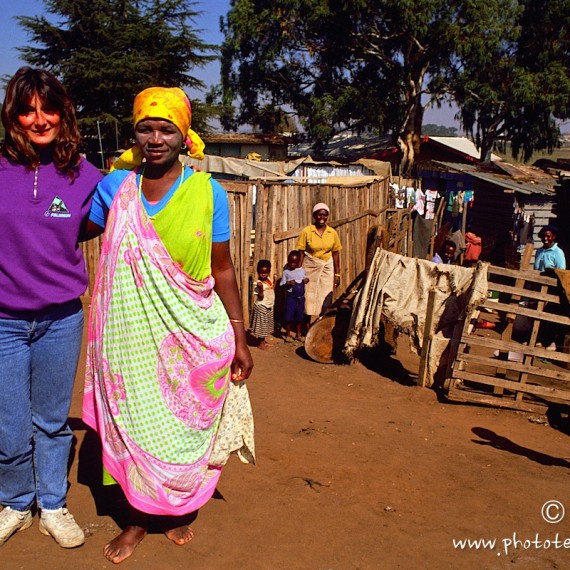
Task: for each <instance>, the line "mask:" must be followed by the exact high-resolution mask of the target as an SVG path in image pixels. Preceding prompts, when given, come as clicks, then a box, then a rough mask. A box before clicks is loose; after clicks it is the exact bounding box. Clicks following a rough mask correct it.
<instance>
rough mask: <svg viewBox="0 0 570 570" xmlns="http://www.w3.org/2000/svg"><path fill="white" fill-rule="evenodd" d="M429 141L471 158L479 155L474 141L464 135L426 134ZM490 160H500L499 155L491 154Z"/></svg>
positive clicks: (476, 157) (477, 157)
mask: <svg viewBox="0 0 570 570" xmlns="http://www.w3.org/2000/svg"><path fill="white" fill-rule="evenodd" d="M428 138H429V140H430V141H433V142H436V143H438V144H441V145H443V146H446V147H448V148H451V149H453V150H456V151H458V152H461V153H463V154H465V155H467V156H470V157H471V158H475V159H476V160H479V157H480V156H481V152H480V150H479V149H478V148H477V147H476V146H475V143H474V142H473V141H471V140H469V139H468V138H466V137H432V136H431V135H429V136H428ZM491 160H492V161H495V160H501V157H500V156H497V155H496V154H491Z"/></svg>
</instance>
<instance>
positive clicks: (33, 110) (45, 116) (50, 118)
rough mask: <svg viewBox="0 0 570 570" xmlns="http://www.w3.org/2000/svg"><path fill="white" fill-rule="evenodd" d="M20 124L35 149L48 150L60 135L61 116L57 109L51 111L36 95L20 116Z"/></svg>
mask: <svg viewBox="0 0 570 570" xmlns="http://www.w3.org/2000/svg"><path fill="white" fill-rule="evenodd" d="M18 123H19V125H20V127H22V129H23V130H24V133H25V134H26V136H27V137H28V139H29V140H30V142H31V143H32V144H33V145H34V146H35V147H37V148H46V147H48V146H49V145H51V143H53V141H55V139H56V138H57V137H58V135H59V132H60V130H61V114H60V112H59V111H58V110H56V109H50V108H49V107H48V106H46V104H45V103H43V102H42V101H41V100H40V98H39V97H38V96H37V95H34V96H33V97H32V98H31V99H30V101H29V103H28V105H26V107H25V108H24V109H23V110H22V112H21V113H19V114H18Z"/></svg>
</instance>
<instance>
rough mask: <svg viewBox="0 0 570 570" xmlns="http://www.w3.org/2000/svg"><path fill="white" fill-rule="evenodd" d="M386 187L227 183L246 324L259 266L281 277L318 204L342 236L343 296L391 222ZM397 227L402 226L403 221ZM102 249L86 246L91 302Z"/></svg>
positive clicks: (376, 182) (382, 182) (381, 183)
mask: <svg viewBox="0 0 570 570" xmlns="http://www.w3.org/2000/svg"><path fill="white" fill-rule="evenodd" d="M388 182H389V181H388V178H385V179H379V178H373V179H372V178H371V180H370V181H369V182H366V183H360V184H358V185H356V186H345V185H333V184H309V183H293V184H291V183H287V182H284V181H278V182H274V181H264V180H250V181H247V182H237V181H231V182H230V181H224V182H223V186H224V188H225V189H226V191H227V194H228V201H229V205H230V225H231V237H230V247H231V252H232V260H233V263H234V266H235V269H236V276H237V281H238V286H239V288H240V291H241V293H242V305H243V307H242V308H243V312H244V317H245V319H246V321H248V320H249V311H250V300H251V282H252V278H253V277H255V275H254V272H255V267H256V264H257V261H258V260H259V259H269V260H270V261H271V264H272V268H273V272H274V273H275V274H277V275H281V273H282V271H283V267H284V266H285V263H286V261H287V254H288V253H289V251H291V250H292V249H295V247H296V241H297V237H298V235H299V233H300V232H301V230H302V229H303V228H304V227H305V226H307V225H308V224H310V223H311V222H312V215H311V212H312V209H313V206H314V205H315V204H316V203H317V202H325V203H327V204H328V205H329V207H330V209H331V216H330V219H329V221H330V225H331V226H332V227H334V228H335V229H336V230H337V232H338V233H339V236H340V240H341V243H342V246H343V250H342V252H341V256H340V259H341V271H340V272H341V274H342V277H341V285H340V287H339V289H338V293H341V292H342V291H343V290H344V289H343V288H346V287H347V286H348V285H349V284H350V283H351V282H352V281H353V280H354V279H355V278H356V277H357V276H358V275H359V274H360V273H361V272H362V271H363V270H364V268H365V265H366V255H367V249H368V248H370V247H371V243H372V242H373V241H374V238H375V235H376V231H377V228H378V227H379V226H385V225H386V223H387V222H386V220H387V212H386V211H387V207H388V200H389V188H388ZM399 224H400V225H399V226H398V227H400V226H401V222H399ZM252 230H254V231H253V232H252ZM406 231H407V230H406ZM252 233H253V244H252ZM400 233H401V231H400ZM100 246H101V238H96V239H94V240H91V241H90V242H87V243H85V244H83V245H82V247H83V252H84V256H85V262H86V266H87V271H88V275H89V288H88V290H87V292H86V297H87V298H89V297H90V296H91V294H92V291H93V285H94V281H95V274H96V271H97V266H98V263H99V251H100Z"/></svg>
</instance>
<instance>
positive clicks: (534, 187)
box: [434, 161, 556, 196]
mask: <svg viewBox="0 0 570 570" xmlns="http://www.w3.org/2000/svg"><path fill="white" fill-rule="evenodd" d="M434 162H437V163H439V164H442V165H444V166H445V167H446V168H450V169H451V170H456V171H457V172H463V173H465V174H468V175H469V176H473V178H478V179H479V180H484V181H485V182H489V183H490V184H494V185H495V186H499V187H500V188H502V189H503V190H511V191H513V192H520V193H521V194H544V195H547V196H554V195H555V193H556V192H555V190H554V186H555V184H556V179H555V178H553V177H550V178H548V177H546V178H544V177H542V176H540V177H538V176H537V178H536V180H532V179H530V180H527V181H522V180H515V179H513V178H512V177H510V176H509V175H507V174H497V173H493V172H485V171H484V170H482V169H483V168H485V165H477V164H457V163H454V162H443V161H434Z"/></svg>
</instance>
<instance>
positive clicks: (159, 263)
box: [83, 172, 251, 516]
mask: <svg viewBox="0 0 570 570" xmlns="http://www.w3.org/2000/svg"><path fill="white" fill-rule="evenodd" d="M204 180H207V179H206V178H205V179H204ZM203 186H204V187H203V188H202V189H201V190H200V191H197V193H196V194H194V195H193V199H195V200H200V199H208V195H207V192H210V194H211V187H210V185H209V184H204V185H203ZM200 192H202V193H203V194H202V195H200ZM210 199H211V198H210ZM203 223H204V224H208V223H209V224H210V225H211V223H212V220H211V219H209V220H204V222H203ZM213 285H214V280H213V278H212V277H211V276H210V277H208V278H207V279H205V280H204V281H195V280H193V279H191V278H190V277H189V276H188V275H187V274H186V273H184V272H183V271H182V270H181V269H180V268H179V266H178V264H176V263H174V262H173V261H172V259H171V257H170V255H169V254H168V251H167V250H166V248H165V246H164V244H163V243H162V241H161V240H160V238H159V237H158V235H157V234H156V231H155V230H154V227H153V225H152V222H151V220H150V219H149V218H148V216H147V215H146V213H145V212H144V209H143V207H142V205H141V201H140V195H139V189H138V188H137V185H136V176H135V173H134V172H133V173H132V174H130V175H129V176H128V177H127V179H126V180H125V182H124V183H123V185H122V187H121V188H120V189H119V191H118V193H117V195H116V197H115V199H114V201H113V204H112V206H111V209H110V212H109V216H108V220H107V228H106V231H105V234H104V237H103V244H102V250H101V260H100V266H99V272H98V275H97V280H96V284H95V292H94V295H93V299H92V306H91V314H90V324H89V338H88V349H87V372H86V382H85V392H84V402H83V419H84V421H85V422H86V423H87V424H88V425H89V426H91V427H92V428H93V429H95V430H97V432H98V433H99V435H100V437H101V441H102V445H103V464H104V466H105V468H106V469H107V471H108V472H109V473H110V474H111V475H112V477H113V478H114V479H115V480H116V481H117V482H118V483H119V484H120V485H121V487H122V489H123V491H124V492H125V495H126V497H127V499H128V501H129V503H130V504H131V505H132V506H134V507H135V508H137V509H139V510H141V511H143V512H147V513H150V514H155V515H173V516H176V515H182V514H185V513H189V512H192V511H195V510H197V509H198V508H200V507H201V506H202V505H203V504H204V503H205V502H207V501H208V500H209V498H210V497H211V496H212V494H213V492H214V490H215V488H216V483H217V481H218V479H219V476H220V468H219V467H216V466H213V465H211V462H210V456H211V453H212V448H213V445H214V442H215V440H216V435H217V432H218V427H219V424H220V418H221V412H222V409H223V407H224V401H225V398H226V394H227V392H228V386H229V384H230V380H229V374H230V365H231V362H232V359H233V356H234V352H235V339H234V333H233V329H232V327H231V326H230V323H229V320H228V317H227V314H226V311H225V309H224V306H223V304H222V302H221V300H220V299H219V297H218V296H217V295H216V293H215V292H214V291H213ZM249 412H250V414H251V408H250V410H249ZM218 463H219V462H218Z"/></svg>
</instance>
